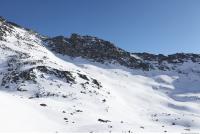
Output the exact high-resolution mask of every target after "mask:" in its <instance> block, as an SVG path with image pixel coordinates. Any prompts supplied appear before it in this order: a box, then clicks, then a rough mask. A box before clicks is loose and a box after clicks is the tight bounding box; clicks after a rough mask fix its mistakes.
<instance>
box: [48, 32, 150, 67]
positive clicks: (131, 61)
mask: <svg viewBox="0 0 200 134" xmlns="http://www.w3.org/2000/svg"><path fill="white" fill-rule="evenodd" d="M45 41H46V42H47V43H48V44H49V47H50V48H51V49H52V50H53V51H55V52H57V53H60V54H64V55H69V56H72V57H83V58H86V59H91V60H93V61H95V62H100V63H106V62H108V63H119V64H120V65H123V66H126V67H129V68H140V69H143V70H148V69H149V64H148V63H144V62H141V60H138V59H136V58H134V57H132V56H131V54H130V52H127V51H125V50H123V49H121V48H118V47H116V46H115V45H114V44H112V43H111V42H109V41H104V40H102V39H99V38H97V37H91V36H80V35H78V34H72V35H71V37H70V38H65V37H63V36H58V37H54V38H48V39H45Z"/></svg>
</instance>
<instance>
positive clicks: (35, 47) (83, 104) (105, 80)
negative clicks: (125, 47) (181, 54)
mask: <svg viewBox="0 0 200 134" xmlns="http://www.w3.org/2000/svg"><path fill="white" fill-rule="evenodd" d="M7 34H8V36H6V37H5V38H6V40H7V42H5V41H0V72H1V74H0V78H1V79H2V78H3V75H4V73H6V72H7V69H8V67H7V60H8V59H9V57H10V56H16V55H19V53H26V54H28V55H29V56H30V57H27V58H24V59H19V61H18V62H21V63H22V62H26V61H39V60H43V62H37V63H36V65H24V66H21V67H20V68H19V70H20V71H23V70H26V69H29V68H32V67H35V66H39V65H43V66H48V67H52V68H54V69H58V70H64V71H71V73H72V75H73V76H74V77H75V79H76V82H77V84H72V85H70V84H69V83H66V82H65V81H64V80H63V79H61V78H58V77H56V76H54V75H51V74H46V73H44V72H41V71H38V70H34V74H36V76H37V79H36V81H37V84H35V83H33V82H29V81H26V82H24V83H22V84H21V85H16V84H14V83H12V84H10V87H11V88H10V89H6V88H4V87H1V88H0V106H1V107H2V109H1V110H0V119H1V120H0V126H1V127H0V132H165V131H167V132H188V131H190V132H197V131H199V130H200V129H199V128H200V116H199V113H200V109H199V107H200V104H199V97H200V89H199V87H200V84H199V83H200V79H199V78H200V75H199V73H198V72H199V67H200V65H199V64H198V63H191V62H188V63H187V62H186V63H184V64H183V65H180V66H179V67H178V68H177V70H179V71H182V72H184V73H178V72H177V71H174V70H171V71H161V70H152V71H142V70H131V69H128V68H126V67H123V66H120V65H116V64H100V63H95V62H91V61H89V60H86V59H82V58H81V57H79V58H74V59H72V58H70V57H68V56H63V55H59V54H55V53H53V52H51V51H50V50H48V48H46V47H45V46H44V45H43V44H44V43H43V42H42V41H41V40H40V39H39V38H38V37H37V36H36V35H35V34H34V33H30V32H28V31H25V30H24V29H20V28H16V27H15V28H14V31H13V32H12V33H7ZM17 34H18V35H19V36H20V39H18V38H16V37H17ZM5 48H6V49H5ZM132 56H134V57H135V58H136V56H135V55H132ZM166 64H167V63H166ZM169 66H171V65H169ZM78 73H81V74H84V75H86V76H87V77H88V79H89V80H92V79H93V78H94V79H96V80H98V81H99V82H101V85H102V88H100V89H98V88H96V87H95V85H94V84H92V83H89V84H88V85H86V89H83V87H82V86H81V83H85V82H86V80H84V79H81V78H80V77H78ZM0 83H1V80H0ZM16 86H22V87H23V89H26V90H27V91H24V92H19V91H15V90H14V89H16ZM83 91H84V92H86V94H83V93H81V92H83ZM36 92H40V93H44V94H48V93H50V94H55V96H43V97H41V98H30V97H31V96H32V95H34V94H35V93H36ZM63 95H64V96H67V97H66V98H63V97H62V96H63ZM104 99H105V102H103V100H104ZM40 104H46V106H41V105H40ZM99 119H102V120H108V122H100V121H98V120H99Z"/></svg>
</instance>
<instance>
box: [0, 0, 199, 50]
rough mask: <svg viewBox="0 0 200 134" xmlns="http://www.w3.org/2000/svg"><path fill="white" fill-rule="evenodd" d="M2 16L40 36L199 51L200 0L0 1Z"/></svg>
mask: <svg viewBox="0 0 200 134" xmlns="http://www.w3.org/2000/svg"><path fill="white" fill-rule="evenodd" d="M0 16H3V17H5V18H7V19H9V20H10V21H13V22H16V23H18V24H20V25H22V26H25V27H27V28H31V29H34V30H36V31H38V32H40V33H42V34H44V35H49V36H56V35H64V36H69V35H70V34H71V33H79V34H82V35H93V36H97V37H99V38H103V39H106V40H109V41H111V42H113V43H115V44H116V45H117V46H119V47H121V48H123V49H125V50H128V51H131V52H151V53H164V54H171V53H175V52H192V53H200V0H0Z"/></svg>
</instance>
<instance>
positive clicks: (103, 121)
mask: <svg viewBox="0 0 200 134" xmlns="http://www.w3.org/2000/svg"><path fill="white" fill-rule="evenodd" d="M98 121H99V122H102V123H108V122H111V121H110V120H103V119H98Z"/></svg>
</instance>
